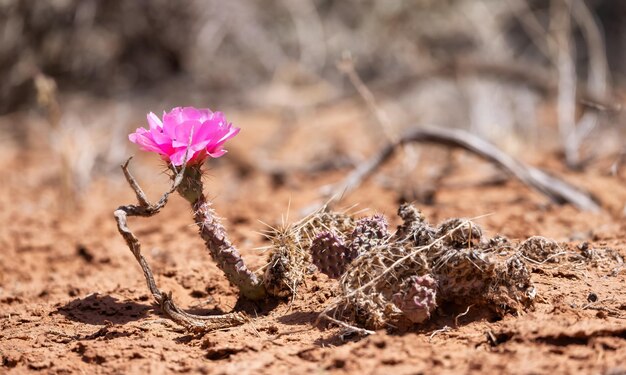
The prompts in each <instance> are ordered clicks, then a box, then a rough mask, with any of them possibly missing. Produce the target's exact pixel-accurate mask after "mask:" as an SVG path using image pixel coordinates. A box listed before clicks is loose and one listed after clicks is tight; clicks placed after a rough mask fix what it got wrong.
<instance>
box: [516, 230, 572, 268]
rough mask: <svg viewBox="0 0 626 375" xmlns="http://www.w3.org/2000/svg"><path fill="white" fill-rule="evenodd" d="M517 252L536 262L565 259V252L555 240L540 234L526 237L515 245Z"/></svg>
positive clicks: (556, 261)
mask: <svg viewBox="0 0 626 375" xmlns="http://www.w3.org/2000/svg"><path fill="white" fill-rule="evenodd" d="M517 252H518V253H520V254H521V255H523V256H524V257H526V258H528V259H531V260H534V261H536V262H554V263H558V262H560V261H561V260H563V259H565V254H564V253H563V251H562V249H561V247H560V246H559V244H558V243H556V241H554V240H550V239H548V238H545V237H541V236H533V237H530V238H528V239H527V240H526V241H524V242H522V243H521V244H520V245H519V246H518V247H517Z"/></svg>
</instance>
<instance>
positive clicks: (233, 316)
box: [114, 158, 247, 332]
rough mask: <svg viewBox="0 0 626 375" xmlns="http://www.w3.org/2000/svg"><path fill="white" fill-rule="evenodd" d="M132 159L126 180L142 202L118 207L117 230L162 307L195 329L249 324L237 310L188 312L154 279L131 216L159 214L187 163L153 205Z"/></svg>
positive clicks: (125, 172)
mask: <svg viewBox="0 0 626 375" xmlns="http://www.w3.org/2000/svg"><path fill="white" fill-rule="evenodd" d="M131 159H132V158H129V159H128V160H127V161H126V162H125V163H124V164H123V165H122V170H123V171H124V176H125V177H126V181H128V184H129V185H130V187H131V188H132V189H133V191H134V192H135V195H136V196H137V201H138V203H139V204H137V205H133V204H130V205H126V206H120V207H119V208H118V209H117V210H115V212H114V216H115V220H116V221H117V229H118V230H119V232H120V234H121V235H122V237H124V240H125V241H126V244H127V245H128V248H129V249H130V251H131V252H132V253H133V255H134V256H135V259H136V260H137V262H138V263H139V265H140V266H141V269H142V270H143V274H144V277H145V278H146V283H147V284H148V288H149V289H150V292H151V293H152V296H153V297H154V299H155V301H156V302H157V303H158V304H159V306H161V309H162V310H163V312H164V313H165V314H166V315H167V316H168V317H170V318H171V319H172V320H173V321H174V322H176V323H178V324H180V325H182V326H184V327H186V328H187V329H189V330H190V331H193V332H206V331H213V330H216V329H222V328H226V327H232V326H237V325H241V324H243V323H245V322H246V321H247V319H246V317H245V316H244V315H243V314H241V313H237V312H235V313H229V314H224V315H213V316H200V315H193V314H189V313H186V312H185V311H183V310H182V309H180V308H179V307H178V306H176V305H175V304H174V301H173V300H172V294H171V293H165V292H163V291H161V290H159V288H158V287H157V285H156V282H155V280H154V276H153V274H152V271H151V269H150V266H149V265H148V262H147V261H146V259H145V258H144V257H143V255H142V254H141V244H140V242H139V239H138V238H137V237H136V236H135V235H134V234H133V232H132V231H131V230H130V229H129V228H128V224H127V217H128V216H142V217H150V216H153V215H156V214H157V213H159V211H160V210H161V209H162V208H163V207H165V205H166V204H167V201H168V198H169V195H170V194H172V193H173V192H174V191H176V188H178V186H179V185H180V183H181V182H182V180H183V174H184V172H185V167H186V164H183V167H182V168H181V170H180V171H179V172H178V173H177V174H176V176H175V178H174V179H173V180H172V186H171V187H170V189H169V190H168V191H167V192H165V193H164V194H163V195H162V196H161V198H160V199H159V201H158V202H157V203H155V204H152V203H150V202H149V201H148V198H147V197H146V194H145V193H144V191H143V190H142V189H141V187H140V186H139V184H138V183H137V181H136V180H135V178H134V177H133V176H132V175H131V174H130V172H129V171H128V164H129V162H130V160H131Z"/></svg>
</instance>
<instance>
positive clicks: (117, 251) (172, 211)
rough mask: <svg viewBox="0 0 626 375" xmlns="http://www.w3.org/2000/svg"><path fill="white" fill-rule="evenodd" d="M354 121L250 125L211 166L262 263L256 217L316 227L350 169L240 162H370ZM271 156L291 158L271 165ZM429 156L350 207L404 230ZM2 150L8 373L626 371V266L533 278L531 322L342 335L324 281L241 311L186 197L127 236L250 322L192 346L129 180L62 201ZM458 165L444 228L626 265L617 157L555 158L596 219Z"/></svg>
mask: <svg viewBox="0 0 626 375" xmlns="http://www.w3.org/2000/svg"><path fill="white" fill-rule="evenodd" d="M350 111H351V110H350V109H341V110H339V111H337V113H335V115H334V117H333V118H334V119H335V120H334V121H330V120H329V121H326V120H325V119H324V118H323V117H322V118H320V117H316V118H317V121H316V122H312V123H309V124H300V126H297V127H294V128H293V129H294V130H293V132H292V133H291V134H289V135H288V136H286V139H285V140H275V139H274V138H273V137H275V134H276V133H275V131H276V128H277V126H278V125H277V124H278V123H279V122H278V121H276V120H275V119H274V118H273V117H272V116H265V117H263V116H260V115H258V116H257V115H254V116H253V115H245V114H240V115H238V116H235V117H236V122H237V123H238V124H242V125H244V131H243V132H242V133H241V136H240V137H238V139H236V140H234V141H232V142H231V143H232V144H231V147H230V151H231V152H230V154H228V155H227V156H225V157H224V158H222V159H220V160H218V161H212V162H211V167H210V171H209V177H208V178H207V183H206V186H207V189H208V190H209V194H210V195H211V196H212V197H213V198H214V202H215V207H216V209H217V211H218V212H219V213H221V215H222V216H223V217H224V219H225V223H226V225H227V228H228V229H229V231H230V235H231V237H232V239H233V240H234V241H235V243H237V244H238V245H239V247H240V248H241V251H242V254H243V257H244V258H245V260H246V262H247V263H248V264H249V265H250V266H251V268H253V269H256V268H258V267H261V266H263V265H264V262H265V259H266V257H267V254H265V253H263V252H262V251H260V250H255V249H254V248H255V247H260V246H263V245H266V244H267V243H266V242H265V241H264V239H263V237H262V236H261V235H259V234H258V233H257V232H259V231H262V230H263V229H266V227H264V224H261V223H260V222H259V221H258V220H263V221H264V222H266V223H269V224H271V225H278V224H280V222H281V215H282V216H285V215H287V213H288V212H289V218H288V219H286V220H289V221H293V220H295V219H297V218H299V217H301V213H302V210H303V209H305V208H306V207H311V205H315V204H319V200H318V191H319V187H320V186H323V185H325V184H328V183H332V182H336V181H338V180H339V179H340V178H341V177H343V176H344V175H345V173H346V172H347V169H344V170H340V171H322V172H317V173H311V172H298V171H290V172H289V173H286V174H285V175H279V176H273V177H272V176H270V175H268V173H267V172H263V171H258V170H255V169H254V168H252V169H251V168H250V167H249V165H248V164H246V163H245V162H242V160H249V161H255V162H256V163H258V160H259V159H260V158H261V156H259V155H261V154H262V155H263V158H265V157H268V158H273V159H276V160H282V161H283V162H282V164H283V165H287V166H289V168H292V167H297V166H302V165H309V166H310V165H313V164H315V163H317V162H320V161H328V160H332V158H338V157H340V156H342V155H338V154H337V151H336V150H349V151H350V152H346V154H347V155H348V156H350V157H358V156H359V155H360V156H363V155H369V154H371V153H372V152H373V151H374V150H375V148H374V147H373V146H372V142H373V141H372V139H371V137H369V138H368V137H367V136H366V135H363V134H361V133H365V132H355V133H354V134H356V136H352V135H350V134H351V133H350V132H347V133H346V132H344V134H337V132H335V131H334V130H333V129H337V128H338V126H339V125H341V124H342V122H343V123H344V124H343V125H344V126H345V127H347V128H348V129H364V128H365V127H363V126H361V127H358V126H357V125H354V122H357V121H359V119H361V120H362V119H363V118H364V117H365V115H363V116H361V117H359V116H360V115H351V112H350ZM351 116H352V117H351ZM339 133H341V132H339ZM333 137H336V139H335V138H333ZM272 139H274V141H272ZM121 141H122V142H123V141H125V140H121ZM272 142H274V143H272ZM264 148H265V149H266V150H267V149H270V150H278V151H276V152H274V151H272V152H267V151H266V152H264V153H261V151H260V150H263V149H264ZM420 150H422V152H421V154H420V155H421V156H420V159H419V163H420V166H422V167H420V168H418V172H416V173H414V175H412V176H411V177H410V179H408V178H409V177H406V176H405V177H402V178H399V177H398V176H401V174H399V172H398V171H399V170H400V169H399V168H400V166H401V165H402V158H401V157H396V158H395V159H394V160H392V161H391V162H390V163H389V165H388V166H387V167H385V168H384V169H383V170H382V171H380V172H379V173H377V175H376V176H375V177H373V178H372V179H370V180H368V181H367V182H366V183H365V184H364V185H363V186H361V187H360V188H359V189H358V190H357V191H355V192H354V193H353V194H351V195H349V196H348V197H346V198H345V199H344V201H342V202H341V205H342V206H343V207H349V206H352V205H353V204H356V203H358V204H359V206H358V208H357V209H360V208H369V209H370V210H369V211H368V212H369V213H373V212H382V213H384V214H386V215H388V216H389V217H390V220H391V221H392V223H393V224H397V223H398V219H397V218H396V217H395V211H396V207H397V200H398V197H399V194H398V191H399V190H398V189H400V190H401V191H403V192H405V193H406V191H407V188H406V187H407V186H412V187H413V188H414V189H413V190H411V192H417V193H416V195H417V196H418V197H420V196H423V195H424V194H423V191H424V190H427V189H426V187H427V186H428V183H429V177H428V176H429V174H428V167H424V166H425V165H431V166H433V168H435V169H436V168H438V166H440V165H442V164H443V163H444V162H445V160H447V159H448V157H449V155H448V153H447V152H446V151H442V150H441V149H438V148H433V147H427V148H420ZM0 153H2V154H3V155H2V157H1V158H0V168H2V170H3V171H4V172H3V176H2V182H1V183H0V207H2V209H1V210H0V246H1V248H2V255H1V256H0V373H27V372H42V373H59V374H62V373H88V374H91V373H124V374H143V373H157V374H160V373H206V374H238V375H243V374H251V373H254V374H264V373H272V374H280V373H326V372H329V373H348V374H352V373H354V374H361V373H376V374H387V373H394V374H416V373H454V374H458V373H488V374H489V373H513V374H528V373H552V374H556V373H594V374H614V375H615V374H624V373H626V294H625V293H624V285H626V270H624V269H623V268H620V267H619V266H618V265H614V267H613V266H607V267H600V268H595V267H592V266H586V267H584V268H582V269H580V268H578V269H573V268H572V269H569V268H555V269H553V270H550V269H548V270H547V271H546V270H545V269H544V270H543V271H541V270H535V272H533V274H532V280H533V281H534V283H535V284H536V287H537V291H538V297H537V299H536V303H535V306H534V308H533V309H532V310H530V311H527V312H526V313H524V314H522V315H521V316H513V315H507V316H505V317H504V318H502V319H500V318H498V317H496V316H495V315H494V314H493V313H490V312H487V311H484V310H481V309H470V310H469V312H468V313H467V314H465V315H462V316H460V317H458V319H456V317H457V316H458V315H459V314H461V313H463V312H464V311H462V310H464V309H461V310H458V309H455V308H443V309H441V310H440V311H439V312H438V313H437V315H436V316H434V317H433V319H431V321H429V322H428V323H426V324H424V325H420V326H418V327H415V328H414V329H413V330H411V331H408V332H393V331H391V332H385V331H380V332H377V333H376V334H375V335H372V336H368V337H355V336H347V337H343V336H342V335H341V333H342V331H341V330H340V329H339V328H336V327H325V326H324V325H319V324H316V323H315V320H316V317H317V314H318V313H319V312H320V311H321V310H322V309H323V308H324V307H325V306H326V305H327V304H328V303H330V302H331V301H332V298H333V294H334V289H333V287H334V285H335V284H334V281H332V280H329V279H327V278H326V277H325V276H321V275H311V276H308V278H307V280H306V284H305V285H304V286H302V287H301V289H300V290H299V293H298V295H297V296H296V297H295V298H293V300H284V301H270V302H267V303H265V304H256V303H252V302H249V301H244V300H238V296H237V292H236V290H235V289H234V288H233V287H232V286H230V285H229V284H228V282H227V280H226V279H225V277H224V276H223V274H222V273H221V272H220V271H219V269H217V268H216V266H215V265H214V263H213V262H212V261H211V259H210V257H209V254H208V252H207V251H206V249H205V248H204V246H203V243H202V241H201V239H200V238H199V237H198V235H197V233H196V228H195V225H194V223H193V222H192V217H191V212H190V208H189V206H188V205H187V204H186V202H184V201H183V200H182V199H181V198H179V197H173V198H172V200H171V201H170V203H169V204H168V206H167V207H166V208H165V209H164V210H163V211H162V212H161V213H160V214H159V215H158V216H156V217H153V218H149V219H131V220H130V223H129V225H130V226H131V228H132V229H133V230H135V233H136V234H137V235H138V236H139V237H140V238H141V240H142V242H143V246H144V247H143V248H144V253H145V254H146V256H147V258H148V260H149V262H150V264H151V266H152V268H153V270H154V272H155V276H156V280H157V283H158V285H159V287H160V288H161V289H163V290H166V291H172V292H173V295H174V299H175V301H176V302H177V303H178V304H179V305H181V306H185V307H187V308H188V309H189V310H190V311H192V312H194V313H197V314H215V313H220V312H227V311H231V310H233V309H237V310H240V311H245V312H247V313H248V314H249V315H250V316H252V317H253V318H252V320H251V322H250V323H248V324H245V325H243V326H240V327H236V328H232V329H227V330H222V331H217V332H211V333H208V334H206V335H192V334H189V333H187V332H185V331H184V330H182V329H180V327H178V326H176V325H174V324H173V323H171V322H170V321H169V320H167V319H166V318H164V316H163V315H162V314H161V312H160V310H159V308H158V307H157V306H155V305H154V304H153V301H152V298H151V296H150V295H149V293H148V289H147V287H146V285H145V282H144V279H143V277H142V275H141V271H140V268H139V266H138V265H137V264H136V262H135V261H134V258H133V257H132V255H131V253H130V251H129V250H128V249H127V247H126V246H125V244H124V242H123V240H122V238H121V237H120V236H119V234H118V233H117V230H116V227H115V222H114V220H113V216H112V212H113V210H114V209H115V208H116V207H117V206H119V205H122V204H128V203H132V202H133V201H134V196H133V194H132V192H131V191H130V190H129V189H128V188H127V186H126V185H125V183H124V182H123V181H122V180H121V178H120V176H121V172H119V170H116V171H115V172H114V173H113V174H112V175H108V176H105V177H100V178H98V179H96V180H95V181H94V183H93V185H92V186H91V188H90V189H89V191H88V194H87V195H86V196H85V197H84V199H83V200H82V201H81V202H80V204H79V205H78V207H74V208H72V207H71V205H68V204H65V203H64V200H63V198H62V197H63V196H62V195H61V193H60V191H61V189H60V181H59V178H58V175H59V168H58V167H57V166H56V165H57V164H58V163H57V162H55V160H54V157H53V156H50V157H48V158H47V159H46V158H42V156H41V152H37V153H36V152H35V151H32V149H31V150H30V151H29V150H28V149H27V150H25V151H23V150H21V149H18V148H17V147H16V146H15V145H13V146H11V145H9V144H7V145H6V147H3V149H2V151H0ZM47 155H49V153H48V154H47ZM451 155H452V160H454V168H452V169H451V170H450V171H448V172H447V174H446V176H445V177H444V178H442V179H441V181H439V183H438V184H437V186H435V187H434V190H433V191H434V192H435V194H434V202H432V204H430V205H426V204H421V203H418V206H419V207H420V208H422V209H423V211H424V212H425V214H426V216H427V217H428V218H429V219H430V220H431V222H435V223H436V222H439V221H440V220H442V219H444V218H447V217H453V216H454V217H477V216H481V215H486V216H484V217H482V218H480V219H478V220H477V222H478V223H479V224H480V225H482V227H483V228H484V229H485V230H486V232H487V233H488V235H495V234H497V233H499V234H502V235H506V236H509V237H510V238H512V239H523V238H526V237H529V236H532V235H543V236H547V237H551V238H554V239H556V240H558V241H567V242H571V243H572V244H573V245H577V244H580V243H582V242H583V241H588V242H589V243H590V245H591V246H593V247H596V248H598V249H603V248H612V249H614V250H616V251H617V252H619V253H620V254H621V255H622V256H626V240H625V238H624V234H625V233H626V224H625V223H624V220H623V217H622V215H623V213H622V210H623V208H624V203H626V184H625V181H624V177H619V176H617V177H614V176H611V175H610V174H609V173H608V171H609V167H610V165H611V162H612V160H611V159H610V158H607V159H601V160H597V161H595V162H594V163H593V164H592V165H590V166H589V167H588V168H587V169H586V171H585V172H584V173H582V172H581V173H574V172H567V171H565V170H564V169H563V168H562V167H561V164H560V163H559V162H558V160H556V158H554V157H551V156H550V155H548V157H546V158H543V160H542V161H541V163H540V164H541V166H542V167H544V168H548V169H550V170H552V171H553V172H555V173H556V174H559V175H561V176H565V177H566V178H567V179H568V180H569V181H572V182H574V183H577V184H579V185H581V186H583V187H585V188H587V189H589V190H591V191H593V193H594V194H596V196H597V197H598V198H599V200H600V201H601V202H602V205H603V207H604V212H602V213H599V214H589V213H583V212H579V211H577V210H576V209H574V208H573V207H571V206H557V205H553V204H550V203H548V202H547V201H546V200H545V199H544V198H543V197H542V196H540V195H538V194H536V193H534V192H532V191H530V190H529V189H528V188H527V187H525V186H523V185H522V184H520V183H519V182H517V181H515V180H513V179H505V180H500V182H499V183H496V182H494V180H493V178H492V177H493V176H494V175H496V173H497V170H496V169H494V168H493V167H491V166H490V165H488V164H486V163H485V162H482V161H480V160H478V159H476V158H474V157H471V156H467V154H465V153H463V152H454V153H452V154H451ZM139 159H140V160H137V161H134V162H133V164H132V166H131V169H132V170H133V171H135V172H136V175H137V177H138V179H139V180H140V181H141V183H142V185H144V187H146V190H147V191H148V193H149V195H150V196H151V197H154V198H156V197H158V195H159V194H160V193H161V192H162V191H164V190H165V189H166V188H167V185H168V179H167V177H166V176H165V175H164V174H162V173H161V172H162V171H163V169H164V168H163V166H162V165H159V164H158V163H157V162H156V161H154V160H153V158H151V156H150V155H141V157H140V158H139ZM537 160H540V159H539V158H535V159H534V160H530V161H531V162H532V161H537ZM18 165H19V166H20V167H19V169H16V166H18ZM250 165H254V164H252V163H250ZM407 179H408V180H407ZM399 181H404V182H403V183H401V182H399ZM490 182H491V183H490ZM398 186H400V188H398ZM405 195H406V194H405ZM288 207H289V208H288ZM364 214H366V213H363V215H364ZM591 294H593V295H595V296H597V301H596V302H590V301H593V300H594V299H593V295H591ZM590 295H591V296H590Z"/></svg>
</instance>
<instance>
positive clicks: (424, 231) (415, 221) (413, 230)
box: [394, 203, 436, 246]
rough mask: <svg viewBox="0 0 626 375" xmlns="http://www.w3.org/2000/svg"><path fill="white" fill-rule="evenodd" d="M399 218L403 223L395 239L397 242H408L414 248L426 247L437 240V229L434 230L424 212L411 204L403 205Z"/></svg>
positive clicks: (399, 209) (399, 210) (399, 211)
mask: <svg viewBox="0 0 626 375" xmlns="http://www.w3.org/2000/svg"><path fill="white" fill-rule="evenodd" d="M398 216H399V217H400V218H401V219H402V221H403V223H402V225H400V226H399V227H398V230H397V231H396V234H395V236H394V238H395V239H396V240H397V241H400V242H403V241H407V242H410V243H412V244H413V245H414V246H425V245H428V244H430V243H431V242H432V241H433V240H434V239H435V232H436V230H435V228H433V227H432V226H431V225H430V224H428V222H427V221H426V218H425V217H424V215H423V214H422V212H421V211H420V210H419V209H418V208H417V207H415V206H414V205H412V204H410V203H403V204H402V205H401V206H400V208H398Z"/></svg>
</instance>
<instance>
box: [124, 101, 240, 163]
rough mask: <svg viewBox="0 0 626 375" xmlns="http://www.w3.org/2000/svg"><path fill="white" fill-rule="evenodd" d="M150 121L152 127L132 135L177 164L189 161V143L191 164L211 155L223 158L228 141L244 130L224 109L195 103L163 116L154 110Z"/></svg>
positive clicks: (133, 138)
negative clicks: (213, 110) (221, 110)
mask: <svg viewBox="0 0 626 375" xmlns="http://www.w3.org/2000/svg"><path fill="white" fill-rule="evenodd" d="M148 125H149V126H150V129H145V128H137V130H136V131H135V132H134V133H132V134H130V135H129V136H128V139H130V141H131V142H133V143H136V144H138V145H139V148H140V149H142V150H144V151H152V152H156V153H157V154H160V155H161V157H162V158H163V159H164V160H167V161H169V162H170V163H172V165H175V166H180V165H183V163H184V162H185V160H184V159H185V153H186V152H187V146H189V154H188V156H187V162H188V163H190V164H194V163H202V162H204V160H206V158H207V157H209V156H210V157H213V158H219V157H220V156H222V155H224V154H225V153H226V150H224V149H223V148H222V146H223V145H224V143H226V141H227V140H229V139H230V138H232V137H234V136H236V135H237V133H239V130H240V129H239V128H236V127H234V126H233V125H232V124H231V123H229V122H227V121H226V118H225V117H224V114H223V113H221V112H211V110H209V109H196V108H194V107H184V108H181V107H176V108H174V109H172V110H171V111H170V112H163V120H161V119H160V118H159V117H158V116H157V115H155V114H154V113H152V112H150V113H149V114H148ZM190 136H191V143H190V141H189V137H190Z"/></svg>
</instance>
